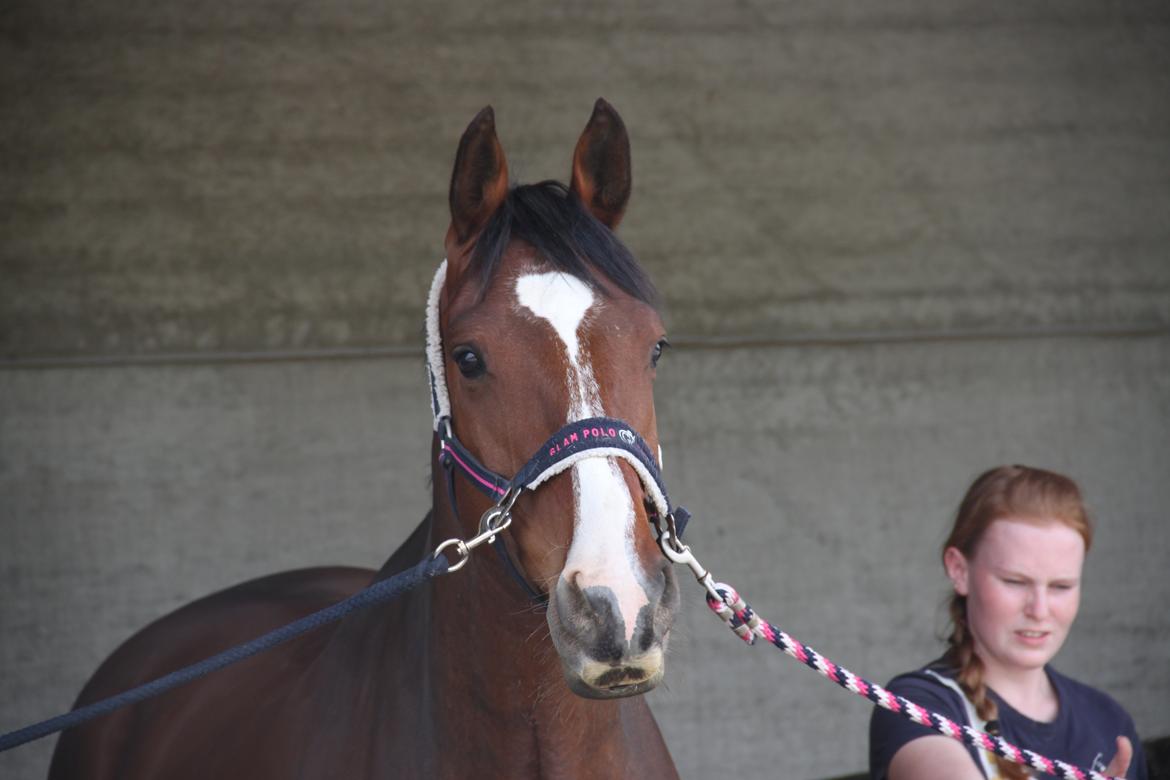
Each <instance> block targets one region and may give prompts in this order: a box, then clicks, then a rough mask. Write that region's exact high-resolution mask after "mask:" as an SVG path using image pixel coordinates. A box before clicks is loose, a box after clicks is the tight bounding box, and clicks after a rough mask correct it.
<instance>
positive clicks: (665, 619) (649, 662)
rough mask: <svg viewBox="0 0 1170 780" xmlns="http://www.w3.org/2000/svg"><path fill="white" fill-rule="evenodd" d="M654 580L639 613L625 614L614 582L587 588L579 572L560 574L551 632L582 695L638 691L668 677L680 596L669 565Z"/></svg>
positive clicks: (606, 695)
mask: <svg viewBox="0 0 1170 780" xmlns="http://www.w3.org/2000/svg"><path fill="white" fill-rule="evenodd" d="M654 579H655V580H656V581H655V582H654V583H653V584H652V585H651V586H650V587H648V588H646V589H645V596H644V598H645V603H644V604H643V605H642V606H641V607H640V608H639V609H638V610H637V612H636V616H635V615H629V614H627V615H623V610H622V608H621V606H620V603H621V600H620V599H619V597H618V595H617V594H615V593H614V591H613V590H612V589H610V588H609V587H605V586H601V585H593V586H588V587H584V588H582V587H580V586H579V585H578V582H577V578H576V577H575V576H572V575H570V576H569V577H566V576H564V575H562V576H561V577H560V578H558V581H557V584H556V587H555V588H554V589H553V592H552V593H551V594H550V599H549V610H548V623H549V631H550V634H551V636H552V640H553V644H554V646H555V647H556V649H557V653H558V654H559V655H560V658H561V668H562V671H563V673H564V676H565V681H566V683H567V684H568V686H569V689H570V690H572V691H573V692H574V693H576V694H577V695H578V696H583V697H585V698H590V699H612V698H618V697H622V696H635V695H637V694H641V693H645V692H647V691H649V690H651V689H653V688H654V687H655V686H657V685H658V683H659V682H661V681H662V677H663V675H664V673H665V669H666V666H665V651H666V643H667V637H668V635H669V632H670V628H671V625H672V624H673V622H674V613H675V610H676V609H677V607H678V600H679V597H678V587H677V584H676V582H675V578H674V573H673V571H672V570H671V569H670V567H669V564H668V565H666V566H664V567H663V568H662V569H660V571H659V576H658V577H656V578H654ZM626 612H627V613H628V612H629V610H628V609H627V610H626ZM630 623H632V625H629V624H630Z"/></svg>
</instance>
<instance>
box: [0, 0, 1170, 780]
mask: <svg viewBox="0 0 1170 780" xmlns="http://www.w3.org/2000/svg"><path fill="white" fill-rule="evenodd" d="M388 6H389V7H388ZM598 95H604V96H605V97H606V98H607V99H609V100H610V101H611V102H612V103H614V104H615V105H616V106H617V107H618V109H619V110H620V111H621V112H622V115H623V116H624V118H625V120H626V123H627V125H628V127H629V128H630V131H631V135H632V142H633V150H634V164H635V196H634V197H635V200H634V203H633V205H632V207H631V210H630V212H629V214H628V216H627V219H626V222H625V223H624V225H623V236H624V238H625V240H626V241H627V243H628V244H630V246H631V247H632V248H633V249H634V251H635V253H636V254H637V255H638V256H639V257H640V258H641V259H642V260H643V262H644V263H645V264H646V265H647V266H648V267H649V269H650V270H651V272H652V273H653V275H654V276H655V277H656V279H657V281H658V283H659V285H660V287H661V289H662V291H663V293H664V298H665V303H666V305H665V309H666V318H667V322H668V325H669V327H670V331H671V333H672V338H673V340H674V342H675V343H676V344H677V345H678V349H676V350H675V351H674V352H673V353H672V354H670V355H669V356H668V357H667V358H666V359H665V360H664V362H663V366H662V369H661V371H660V380H659V391H658V406H659V417H660V432H661V435H662V438H663V440H664V446H665V449H666V476H667V478H668V480H669V483H670V485H671V489H672V493H673V495H674V496H675V497H676V498H678V499H681V500H682V501H683V502H684V503H686V504H688V505H689V506H690V507H691V508H692V510H694V511H695V514H696V515H697V516H698V519H697V520H696V521H695V525H694V527H693V529H692V531H691V532H690V535H691V537H692V542H693V545H694V548H695V550H696V552H697V553H698V554H699V555H700V557H701V559H702V560H703V561H704V562H705V563H706V564H707V565H708V566H710V567H711V568H713V570H714V571H715V573H716V575H717V576H718V577H720V578H722V579H725V580H727V581H729V582H731V583H733V584H734V585H736V586H737V587H738V588H739V589H740V590H741V591H742V592H743V593H745V595H747V597H748V598H749V599H750V600H751V601H752V602H753V603H754V605H755V606H756V607H757V609H758V610H759V611H760V612H761V613H763V614H764V615H765V616H766V617H768V618H770V619H771V620H773V621H774V622H776V623H778V624H779V625H780V626H781V627H782V628H784V629H785V630H787V631H789V632H790V633H792V634H793V635H795V636H797V637H798V638H800V639H802V640H803V641H805V642H807V643H809V644H812V645H813V646H815V647H817V648H818V649H819V650H822V651H824V652H825V653H826V654H827V655H828V656H829V657H831V658H833V659H834V660H835V661H837V662H838V663H841V664H844V665H845V666H847V667H849V668H851V669H852V670H854V671H856V672H858V673H860V674H863V675H866V676H868V677H871V678H873V679H875V680H878V681H884V680H886V679H888V678H889V677H890V676H892V675H893V674H894V673H896V672H898V671H901V670H904V669H905V668H908V667H909V666H912V665H915V664H918V663H920V662H924V661H926V660H928V659H930V658H931V657H933V656H934V655H935V654H936V653H937V651H938V647H939V645H938V642H937V640H936V634H937V632H938V631H939V630H940V629H941V627H942V614H941V610H940V608H939V607H940V604H941V601H942V598H943V596H944V595H945V593H946V589H945V587H944V581H943V578H942V575H941V571H940V567H939V566H938V564H937V547H938V544H939V543H940V542H941V540H942V537H943V534H944V532H945V526H946V524H947V522H948V519H949V517H950V515H951V513H952V512H953V509H954V506H955V504H956V503H957V501H958V499H959V497H960V495H961V493H962V491H963V490H964V488H965V487H966V485H967V484H968V482H969V481H970V479H971V478H972V477H973V476H974V475H975V474H976V473H977V472H978V471H980V470H982V469H983V468H985V467H987V466H990V465H993V464H997V463H1001V462H1026V463H1033V464H1037V465H1045V466H1048V467H1051V468H1055V469H1058V470H1062V471H1066V472H1068V473H1070V474H1071V475H1072V476H1074V477H1076V478H1077V479H1078V480H1079V481H1080V482H1081V483H1082V486H1083V487H1084V489H1085V491H1086V493H1087V496H1088V498H1089V500H1090V502H1091V503H1092V506H1093V509H1094V510H1095V514H1096V516H1097V518H1098V521H1099V528H1100V530H1099V536H1098V542H1097V544H1096V545H1095V547H1094V549H1093V551H1092V553H1091V555H1090V558H1089V564H1088V570H1087V577H1086V588H1085V597H1084V604H1083V606H1082V614H1081V617H1080V619H1079V623H1078V626H1077V628H1076V630H1075V631H1074V632H1073V635H1072V638H1071V639H1070V640H1069V643H1068V645H1067V647H1066V649H1065V650H1064V651H1063V652H1062V654H1061V656H1060V657H1059V658H1058V665H1059V666H1061V667H1062V668H1063V669H1064V670H1065V671H1067V672H1069V673H1072V674H1073V675H1075V676H1078V677H1081V678H1082V679H1084V680H1086V681H1088V682H1090V683H1093V684H1096V685H1100V686H1102V687H1104V688H1106V689H1107V690H1109V691H1110V692H1111V693H1112V694H1113V695H1115V696H1116V697H1117V698H1118V699H1119V700H1121V701H1122V702H1123V703H1124V704H1125V706H1126V707H1128V708H1129V710H1130V711H1131V713H1132V714H1133V715H1134V717H1135V719H1136V721H1137V724H1138V728H1139V730H1140V731H1141V733H1142V734H1143V736H1146V737H1154V736H1161V735H1165V734H1168V733H1170V707H1168V706H1167V705H1166V702H1167V700H1170V610H1168V609H1167V607H1166V604H1167V603H1168V602H1170V577H1168V576H1167V574H1166V560H1167V558H1168V557H1170V531H1168V530H1167V516H1166V515H1167V510H1166V507H1167V506H1168V505H1170V479H1168V477H1170V467H1168V465H1167V464H1170V99H1168V98H1167V95H1170V8H1168V7H1167V6H1166V5H1165V4H1162V3H1156V2H1145V3H1136V2H1135V3H1126V4H1116V3H1092V2H1088V1H1087V0H1085V1H1081V0H1061V1H1060V2H1050V3H998V4H991V3H985V2H962V1H961V0H945V1H944V2H938V1H937V0H930V1H929V2H928V1H927V0H892V1H890V2H883V3H880V4H879V3H851V2H846V0H829V2H818V3H787V2H781V3H774V2H769V3H764V2H752V1H750V0H749V2H741V3H736V4H726V3H716V4H712V3H710V2H689V1H688V2H682V3H679V2H671V3H656V4H642V5H640V6H637V7H627V4H624V3H616V2H615V3H612V4H606V3H588V4H584V3H569V2H556V1H555V0H554V1H552V2H541V3H529V4H524V3H502V2H501V3H494V4H481V3H477V4H466V6H465V5H454V4H452V5H450V6H448V5H446V4H443V3H434V2H401V3H393V4H390V3H370V2H364V0H339V1H338V2H335V3H326V4H321V3H316V4H314V3H294V2H291V1H290V2H283V3H281V2H269V3H227V2H220V3H199V2H194V3H193V2H177V0H163V2H149V3H148V2H137V3H135V2H129V3H128V2H91V3H88V4H85V5H84V6H78V5H77V4H67V3H63V2H41V3H32V2H20V1H19V0H18V2H15V3H9V4H8V5H7V6H6V7H5V10H4V11H3V12H2V13H0V98H2V104H0V204H2V205H0V355H2V357H3V363H2V364H0V533H2V537H0V538H2V541H0V588H2V589H3V592H2V598H0V670H2V672H0V731H4V730H8V729H11V728H16V727H18V726H21V725H24V724H25V723H27V722H30V721H32V720H34V719H39V718H42V717H47V716H49V715H53V714H56V713H57V712H59V711H62V710H64V709H66V708H67V707H68V706H69V705H70V703H71V701H72V699H73V697H74V696H75V695H76V692H77V690H78V689H79V687H80V685H81V684H82V682H83V681H84V680H85V678H86V677H87V676H88V675H89V674H90V672H91V671H92V670H93V668H94V667H95V666H96V664H97V663H98V662H99V661H100V660H101V659H102V658H103V657H104V656H105V655H106V654H107V653H109V652H110V651H111V650H112V649H113V648H114V647H115V646H116V645H117V643H118V642H119V641H120V640H121V639H122V638H124V637H125V636H126V635H127V634H128V633H129V632H131V631H133V630H134V629H136V628H137V627H140V626H141V625H143V624H144V623H145V622H147V621H149V620H151V619H152V618H154V617H156V616H158V615H160V614H161V613H163V612H165V611H167V610H170V609H172V608H174V607H176V606H178V605H180V604H182V603H184V602H186V601H188V600H190V599H192V598H194V597H197V596H199V595H201V594H203V593H206V592H208V591H210V590H213V589H216V588H220V587H223V586H226V585H229V584H231V583H234V582H236V581H239V580H241V579H244V578H248V577H252V576H257V575H260V574H264V573H268V572H271V571H274V570H279V569H284V568H290V567H295V566H301V565H310V564H316V563H333V562H342V563H354V564H364V565H370V566H374V565H377V564H379V563H380V562H381V561H382V560H383V559H384V557H385V556H387V555H388V554H389V553H390V552H391V551H392V550H393V549H394V548H395V546H396V545H397V544H398V542H399V541H400V540H401V539H403V538H404V536H405V534H406V532H407V530H408V529H409V528H411V527H413V525H414V524H415V523H416V522H417V520H418V518H419V517H421V515H422V513H423V512H424V511H425V505H426V501H427V496H428V491H427V488H426V477H427V466H426V461H427V447H428V417H427V415H428V411H427V406H426V392H425V385H424V378H423V369H422V363H421V357H420V355H421V353H420V340H421V324H420V323H421V315H422V305H423V298H424V295H425V289H426V285H427V283H428V281H429V278H430V275H431V273H432V272H433V269H434V267H435V265H436V263H437V262H438V261H439V260H440V259H441V254H442V243H441V242H442V236H443V232H444V230H445V228H446V221H447V212H446V184H447V178H448V176H449V173H450V165H451V162H452V159H453V155H454V149H455V144H456V141H457V139H458V137H459V134H460V132H461V131H462V129H463V127H464V126H465V125H466V123H467V122H468V121H469V119H470V118H471V116H472V115H473V114H474V112H475V111H476V110H478V109H479V108H480V107H482V106H483V105H484V104H487V103H491V104H493V105H494V106H495V108H496V112H497V121H498V125H499V129H500V133H501V136H502V139H503V142H504V145H505V148H506V150H507V152H508V154H509V159H510V163H511V166H512V170H513V172H514V174H515V175H516V176H517V178H520V179H526V180H536V179H542V178H547V177H556V178H564V177H565V176H566V175H567V173H568V162H569V155H570V152H571V150H572V145H573V143H574V141H575V140H576V137H577V134H578V133H579V132H580V130H581V128H582V127H583V126H584V123H585V120H586V119H587V118H588V114H589V110H590V106H591V105H592V101H593V100H594V99H595V98H596V97H597V96H598ZM684 593H685V594H686V596H687V597H688V601H687V603H686V607H685V609H684V610H683V614H682V616H681V618H680V624H679V626H678V629H677V635H676V637H675V639H674V643H673V652H672V658H671V661H670V670H669V673H668V683H667V685H666V687H665V688H664V689H662V690H660V691H657V692H655V693H653V694H652V695H651V700H652V704H653V706H654V709H655V711H656V713H657V715H658V718H659V721H660V723H661V724H662V725H663V727H664V731H665V733H666V736H667V739H668V741H669V743H670V745H671V748H672V751H673V753H674V755H675V758H676V760H677V762H678V764H679V767H680V769H681V770H682V772H683V774H684V776H686V777H695V778H698V777H710V776H728V775H730V774H731V773H732V772H741V771H745V770H753V769H755V770H761V771H764V772H766V773H768V775H769V776H781V777H793V778H802V777H806V778H807V777H823V776H827V775H832V774H838V773H844V772H848V771H854V770H858V769H861V768H862V767H863V766H864V764H865V749H866V748H865V728H866V722H867V719H868V711H867V705H866V704H865V703H864V702H862V701H861V700H859V699H856V697H853V696H851V695H850V694H846V693H844V692H842V691H840V690H839V689H837V688H835V687H834V686H831V685H828V684H826V683H825V682H823V681H821V680H820V679H819V678H818V677H817V676H816V675H815V674H813V673H812V672H810V671H808V670H807V669H803V668H801V667H800V666H799V665H798V664H796V663H794V662H793V661H792V660H791V659H788V658H785V657H783V656H782V655H781V654H780V653H778V652H776V651H775V650H772V649H770V648H767V647H756V648H746V647H744V646H743V645H742V644H741V643H740V642H739V641H738V640H736V639H735V638H734V637H732V636H731V635H730V634H729V633H728V632H726V631H725V630H724V629H723V628H722V627H721V625H720V624H719V622H718V621H717V620H716V619H715V618H714V617H712V616H711V615H709V613H708V612H707V610H706V608H705V607H704V606H703V605H702V600H701V592H700V591H699V590H698V589H697V588H695V589H690V588H688V589H687V590H686V591H684ZM51 748H52V740H51V739H50V740H44V741H42V742H40V743H36V744H34V745H31V746H26V747H24V748H20V749H18V750H16V751H15V752H12V753H8V754H5V755H2V756H0V776H4V777H6V778H8V777H11V778H32V777H38V776H41V775H42V774H43V772H44V770H45V767H46V766H47V761H48V755H49V753H50V751H51Z"/></svg>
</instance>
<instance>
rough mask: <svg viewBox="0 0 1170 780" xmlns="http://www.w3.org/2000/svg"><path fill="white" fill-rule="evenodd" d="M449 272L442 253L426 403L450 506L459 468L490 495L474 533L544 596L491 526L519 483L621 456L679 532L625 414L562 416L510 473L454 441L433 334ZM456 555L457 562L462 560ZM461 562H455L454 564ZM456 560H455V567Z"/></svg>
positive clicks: (653, 463)
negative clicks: (583, 462) (564, 418)
mask: <svg viewBox="0 0 1170 780" xmlns="http://www.w3.org/2000/svg"><path fill="white" fill-rule="evenodd" d="M446 278H447V261H446V260H444V261H443V262H442V263H441V264H440V265H439V268H438V270H437V271H436V272H435V278H434V280H433V281H432V282H431V290H430V294H429V295H428V296H427V370H428V374H429V376H430V384H431V411H432V413H433V416H434V430H435V433H436V434H438V436H439V463H440V465H442V466H443V467H444V469H445V470H446V472H447V481H448V493H449V496H450V498H451V508H452V510H453V511H456V512H457V509H456V507H455V491H454V471H456V470H458V471H459V473H461V474H462V475H463V476H464V477H466V478H467V480H468V482H470V483H471V485H472V486H473V487H475V488H476V489H477V490H479V491H480V492H481V493H483V494H484V495H486V496H487V497H488V498H490V499H492V501H494V502H495V505H494V506H493V507H492V508H491V509H489V510H488V511H487V512H485V513H484V515H483V517H481V518H480V523H479V533H480V535H481V536H485V535H490V538H489V539H488V541H489V542H490V543H491V544H492V546H493V547H495V548H496V551H497V552H499V553H500V556H501V558H502V559H503V560H504V563H505V565H506V566H507V567H508V570H509V571H510V572H511V573H512V574H513V576H515V577H516V579H517V580H519V581H520V583H521V584H522V585H523V586H524V588H525V589H526V590H527V591H528V593H529V595H530V596H532V597H533V598H535V599H537V600H540V601H544V600H547V598H548V597H547V596H546V595H544V594H542V593H540V592H539V591H537V590H536V588H534V587H533V586H532V584H531V583H529V582H528V580H527V579H525V578H524V576H523V575H522V574H520V571H519V569H518V567H517V566H516V564H515V562H514V561H513V560H512V558H511V556H510V555H509V554H508V551H507V548H506V547H505V546H504V545H503V544H502V543H501V541H500V539H499V537H498V536H496V533H497V532H499V531H503V530H504V528H506V527H507V525H508V524H509V523H510V522H511V510H512V505H513V504H514V503H515V502H516V499H517V498H519V496H520V494H521V493H523V492H524V491H526V490H527V491H533V490H536V489H537V488H538V487H540V486H541V485H543V484H544V483H545V482H547V481H548V480H549V479H551V478H552V477H554V476H556V475H557V474H560V473H561V472H562V471H565V470H567V469H569V468H571V467H572V466H573V464H574V463H577V462H579V461H581V460H584V459H586V458H621V459H623V460H625V461H626V462H628V463H629V464H630V465H631V466H632V467H633V468H634V471H635V472H636V473H637V475H638V478H639V480H641V482H642V487H643V488H644V489H645V491H646V511H647V515H648V517H649V518H650V521H651V523H653V524H654V527H655V530H656V531H657V532H658V535H659V536H661V535H662V523H665V524H666V526H667V529H668V530H669V532H670V536H671V537H672V538H678V536H679V535H680V534H681V533H682V530H683V528H684V527H685V525H686V520H687V519H689V515H687V513H686V510H683V509H681V508H679V509H677V510H675V511H673V512H672V511H671V507H670V499H669V498H668V497H667V494H666V485H665V484H664V483H663V481H662V471H661V468H660V465H659V460H658V459H656V458H655V457H654V455H653V454H652V453H651V450H650V445H648V444H647V443H646V440H645V439H643V438H642V436H641V435H640V434H639V433H638V432H637V431H636V430H634V427H633V426H632V425H630V424H629V423H627V422H625V421H624V420H619V419H615V418H612V417H587V418H584V419H581V420H575V421H573V422H570V423H568V424H567V425H565V426H564V427H562V428H561V429H560V430H558V431H557V432H556V433H554V434H553V435H552V436H550V437H549V438H548V440H547V441H546V442H545V443H544V444H542V445H541V446H540V447H539V448H537V450H536V452H535V453H534V454H533V455H532V457H531V458H529V459H528V461H527V462H526V463H525V464H524V465H523V466H521V467H520V470H519V471H517V472H516V474H515V475H514V476H512V477H511V478H508V477H505V476H503V475H501V474H499V473H497V472H495V471H492V470H491V469H489V468H488V467H487V466H484V465H483V464H482V463H481V462H480V461H479V459H478V458H476V457H475V455H473V454H472V453H471V451H470V450H468V449H467V447H465V446H464V445H463V443H462V442H460V441H459V438H458V437H457V436H456V435H455V432H454V430H453V429H452V426H451V401H450V397H449V396H448V394H447V376H446V370H445V366H446V363H445V360H444V358H443V343H442V337H441V335H440V334H439V294H440V293H441V292H442V289H443V284H444V283H445V281H446ZM460 563H462V562H460ZM458 565H459V564H455V566H458ZM453 568H454V567H453Z"/></svg>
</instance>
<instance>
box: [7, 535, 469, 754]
mask: <svg viewBox="0 0 1170 780" xmlns="http://www.w3.org/2000/svg"><path fill="white" fill-rule="evenodd" d="M447 567H448V561H447V558H446V557H444V556H442V555H440V556H438V557H429V556H428V557H427V559H426V560H425V561H422V562H421V563H419V564H417V565H416V566H415V567H414V568H412V569H407V570H406V571H404V572H401V573H399V574H396V575H394V576H393V577H390V578H388V579H385V580H381V581H379V582H376V583H374V584H373V585H371V586H370V587H368V588H366V589H365V590H363V591H359V592H358V593H355V594H354V595H352V596H350V597H349V598H347V599H345V600H344V601H339V602H337V603H336V604H334V605H332V606H329V607H326V608H325V609H322V610H320V611H318V612H314V613H313V614H311V615H306V616H305V617H303V618H301V619H300V620H297V621H294V622H292V623H289V624H288V625H286V626H282V627H280V628H278V629H276V630H274V631H270V632H268V633H267V634H264V635H263V636H261V637H257V638H256V639H253V640H252V641H250V642H246V643H245V644H242V645H238V646H236V647H233V648H231V649H230V650H225V651H224V652H222V653H220V654H218V655H214V656H212V657H211V658H207V659H204V660H202V661H199V662H198V663H194V664H191V665H190V666H187V667H184V668H182V669H179V670H178V671H174V672H171V673H170V674H168V675H165V676H163V677H160V678H158V679H157V680H152V681H151V682H148V683H146V684H145V685H140V686H138V687H137V688H132V689H130V690H128V691H125V692H123V693H119V694H117V695H115V696H111V697H110V698H108V699H102V700H101V701H97V702H94V703H93V704H88V705H86V706H84V707H79V708H77V709H75V710H72V711H71V712H67V713H65V714H63V715H58V716H57V717H55V718H49V719H48V720H43V721H41V722H40V723H34V724H33V725H31V726H25V727H24V728H22V729H18V730H16V731H11V732H9V733H7V734H3V735H0V753H2V752H4V751H5V750H11V749H12V748H14V747H18V746H20V745H23V744H25V743H26V742H32V741H33V740H34V739H40V738H41V737H47V736H48V735H50V734H54V733H56V732H58V731H63V730H64V729H68V728H72V727H74V726H79V725H81V724H82V723H85V722H86V721H88V720H92V719H93V718H96V717H98V716H99V715H105V714H106V713H108V712H113V711H114V710H116V709H118V708H119V707H123V706H125V705H127V704H133V703H135V702H140V701H143V700H144V699H149V698H150V697H152V696H157V695H158V694H160V693H163V692H164V691H169V690H170V689H172V688H175V687H178V686H180V685H183V684H185V683H189V682H191V681H193V680H198V679H199V678H200V677H203V676H204V675H207V674H210V673H211V672H214V671H217V670H219V669H222V668H223V667H225V666H228V665H230V664H234V663H235V662H236V661H242V660H244V659H245V658H248V657H249V656H253V655H256V654H257V653H261V652H263V651H265V650H268V649H271V648H273V647H276V646H277V645H280V644H283V643H285V642H287V641H289V640H290V639H295V638H296V637H298V636H300V635H301V634H304V633H306V632H308V631H312V630H313V629H315V628H319V627H320V626H323V625H325V624H327V623H332V622H333V621H335V620H340V619H341V618H343V617H345V616H346V615H348V614H349V613H351V612H354V611H355V610H359V609H365V608H366V607H371V606H373V605H374V604H379V603H381V602H384V601H390V600H392V599H395V598H397V597H398V596H401V595H402V594H404V593H406V592H407V591H409V590H412V589H414V588H416V587H418V586H419V585H421V584H422V583H423V582H426V581H427V580H430V579H432V578H434V577H438V576H439V575H441V574H444V573H446V571H447Z"/></svg>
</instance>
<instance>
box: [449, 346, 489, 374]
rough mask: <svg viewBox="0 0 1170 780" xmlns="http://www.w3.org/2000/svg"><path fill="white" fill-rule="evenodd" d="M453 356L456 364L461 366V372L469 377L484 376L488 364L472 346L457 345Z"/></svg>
mask: <svg viewBox="0 0 1170 780" xmlns="http://www.w3.org/2000/svg"><path fill="white" fill-rule="evenodd" d="M451 357H453V358H454V359H455V365H457V366H459V373H461V374H463V376H465V377H467V378H468V379H475V378H476V377H480V376H483V374H484V372H485V371H487V364H486V363H484V362H483V358H481V357H480V356H479V353H478V352H476V351H475V350H474V349H472V348H471V347H456V348H455V351H454V352H452V353H451Z"/></svg>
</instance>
